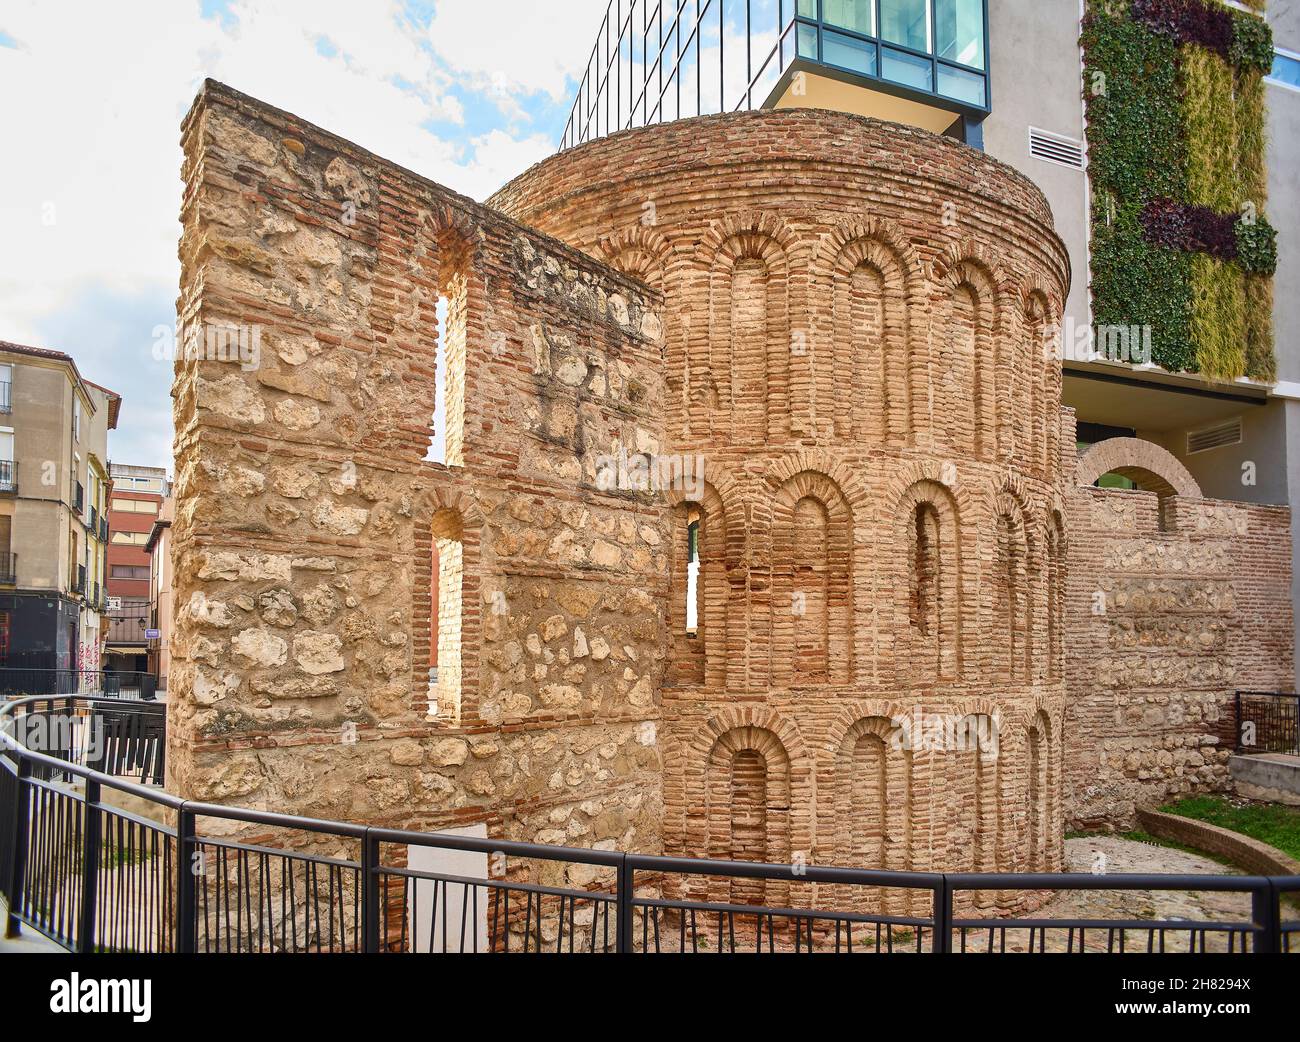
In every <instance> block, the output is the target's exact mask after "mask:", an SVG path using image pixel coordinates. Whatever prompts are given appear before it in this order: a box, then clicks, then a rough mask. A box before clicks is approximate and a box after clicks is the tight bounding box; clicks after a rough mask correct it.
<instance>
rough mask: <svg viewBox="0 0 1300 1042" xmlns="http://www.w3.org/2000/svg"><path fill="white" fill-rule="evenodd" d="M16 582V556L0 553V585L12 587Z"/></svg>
mask: <svg viewBox="0 0 1300 1042" xmlns="http://www.w3.org/2000/svg"><path fill="white" fill-rule="evenodd" d="M17 581H18V555H17V554H11V553H9V551H7V550H6V551H4V552H2V553H0V583H3V584H5V585H12V584H13V583H16V582H17Z"/></svg>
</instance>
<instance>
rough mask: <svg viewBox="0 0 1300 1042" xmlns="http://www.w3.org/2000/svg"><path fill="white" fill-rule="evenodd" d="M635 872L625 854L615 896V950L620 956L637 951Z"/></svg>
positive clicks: (619, 864) (620, 867)
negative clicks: (634, 899)
mask: <svg viewBox="0 0 1300 1042" xmlns="http://www.w3.org/2000/svg"><path fill="white" fill-rule="evenodd" d="M634 871H635V870H634V869H633V868H632V867H631V866H630V865H628V863H627V855H626V854H624V855H623V857H622V859H621V860H620V861H619V863H618V884H617V888H616V894H615V907H616V908H617V915H618V923H617V925H616V927H615V933H614V938H615V943H614V950H615V951H616V952H618V953H620V954H628V953H631V952H633V951H635V943H636V942H635V936H636V935H635V932H634V931H633V929H632V894H633V892H634V890H633V886H632V875H633V872H634Z"/></svg>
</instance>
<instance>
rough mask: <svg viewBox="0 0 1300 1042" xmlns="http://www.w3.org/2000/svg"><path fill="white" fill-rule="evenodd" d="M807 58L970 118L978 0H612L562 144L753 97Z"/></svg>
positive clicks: (984, 109) (981, 18) (755, 100)
mask: <svg viewBox="0 0 1300 1042" xmlns="http://www.w3.org/2000/svg"><path fill="white" fill-rule="evenodd" d="M802 68H806V69H809V70H813V71H823V72H825V74H826V75H828V76H829V77H830V78H832V79H839V80H846V79H847V80H848V81H849V82H852V83H856V84H858V85H860V86H864V87H868V88H870V89H875V90H879V91H880V92H882V93H887V94H899V95H902V96H904V97H907V98H910V99H912V100H916V101H920V102H922V103H929V104H931V105H932V106H934V107H938V108H942V109H947V110H949V111H951V112H952V114H953V119H954V120H956V119H957V118H958V116H959V115H962V114H967V115H969V116H971V117H972V118H974V119H976V120H978V119H980V118H983V116H984V115H986V114H987V113H988V111H989V99H990V92H989V79H988V15H987V11H986V5H985V3H984V0H610V3H609V6H608V8H607V9H606V12H605V16H604V18H603V19H602V21H601V25H600V31H599V32H598V34H597V37H596V43H595V45H594V46H593V48H592V50H591V54H590V56H589V57H588V59H587V64H586V66H585V67H584V69H583V70H582V75H581V78H580V80H579V85H578V91H577V95H576V97H575V99H574V102H573V107H572V109H571V111H570V113H569V119H568V122H567V124H566V125H565V128H564V135H563V137H562V139H561V142H560V149H561V151H563V150H565V149H569V148H573V147H574V146H575V145H580V144H582V143H584V142H586V141H592V140H594V139H596V138H599V137H603V136H605V135H607V134H612V133H615V132H617V131H620V130H628V129H631V128H633V127H641V126H649V125H651V124H655V123H666V122H670V121H672V120H676V119H685V118H687V117H690V116H703V115H714V114H718V113H723V112H737V111H743V110H746V109H754V108H758V107H760V106H763V105H765V104H768V103H769V102H770V101H771V100H772V96H773V93H774V91H776V89H777V88H778V86H780V85H783V84H784V83H785V82H786V81H785V79H784V77H785V76H786V73H787V72H790V73H791V75H793V72H792V70H795V69H802Z"/></svg>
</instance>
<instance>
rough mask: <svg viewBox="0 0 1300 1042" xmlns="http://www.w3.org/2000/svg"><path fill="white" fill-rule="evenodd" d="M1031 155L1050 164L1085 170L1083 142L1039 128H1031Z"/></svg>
mask: <svg viewBox="0 0 1300 1042" xmlns="http://www.w3.org/2000/svg"><path fill="white" fill-rule="evenodd" d="M1029 154H1030V155H1031V156H1033V157H1034V158H1036V159H1042V160H1044V161H1046V162H1048V163H1059V164H1060V165H1061V166H1068V167H1073V168H1074V169H1075V170H1082V169H1083V142H1082V141H1078V140H1076V139H1075V138H1072V137H1065V136H1063V135H1061V134H1053V133H1051V132H1050V131H1047V130H1039V129H1038V128H1037V127H1030V128H1029Z"/></svg>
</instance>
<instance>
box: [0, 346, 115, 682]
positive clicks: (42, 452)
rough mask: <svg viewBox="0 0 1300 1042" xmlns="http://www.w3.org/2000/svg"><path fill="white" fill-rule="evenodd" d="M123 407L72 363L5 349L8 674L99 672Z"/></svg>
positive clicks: (0, 545) (1, 440)
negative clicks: (113, 474)
mask: <svg viewBox="0 0 1300 1042" xmlns="http://www.w3.org/2000/svg"><path fill="white" fill-rule="evenodd" d="M120 408H121V397H120V396H119V395H118V394H116V393H115V392H113V391H110V390H108V389H107V388H104V387H100V386H99V385H97V384H94V383H91V382H90V381H88V380H85V379H84V378H83V377H82V376H81V374H80V372H79V371H78V369H77V364H76V362H75V361H74V360H73V358H72V357H71V356H70V355H67V354H64V353H63V352H61V351H52V350H47V349H44V348H37V347H26V346H23V345H19V344H11V343H7V342H0V668H4V667H8V668H24V669H60V670H68V669H82V670H97V669H99V668H100V662H101V652H102V648H103V638H104V629H105V627H104V624H103V613H104V610H105V609H106V607H107V590H106V588H105V568H106V566H107V556H106V545H107V541H108V523H107V519H106V514H105V511H106V508H107V506H108V486H109V465H108V432H109V431H110V430H113V429H115V428H116V427H117V421H118V413H119V410H120Z"/></svg>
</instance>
